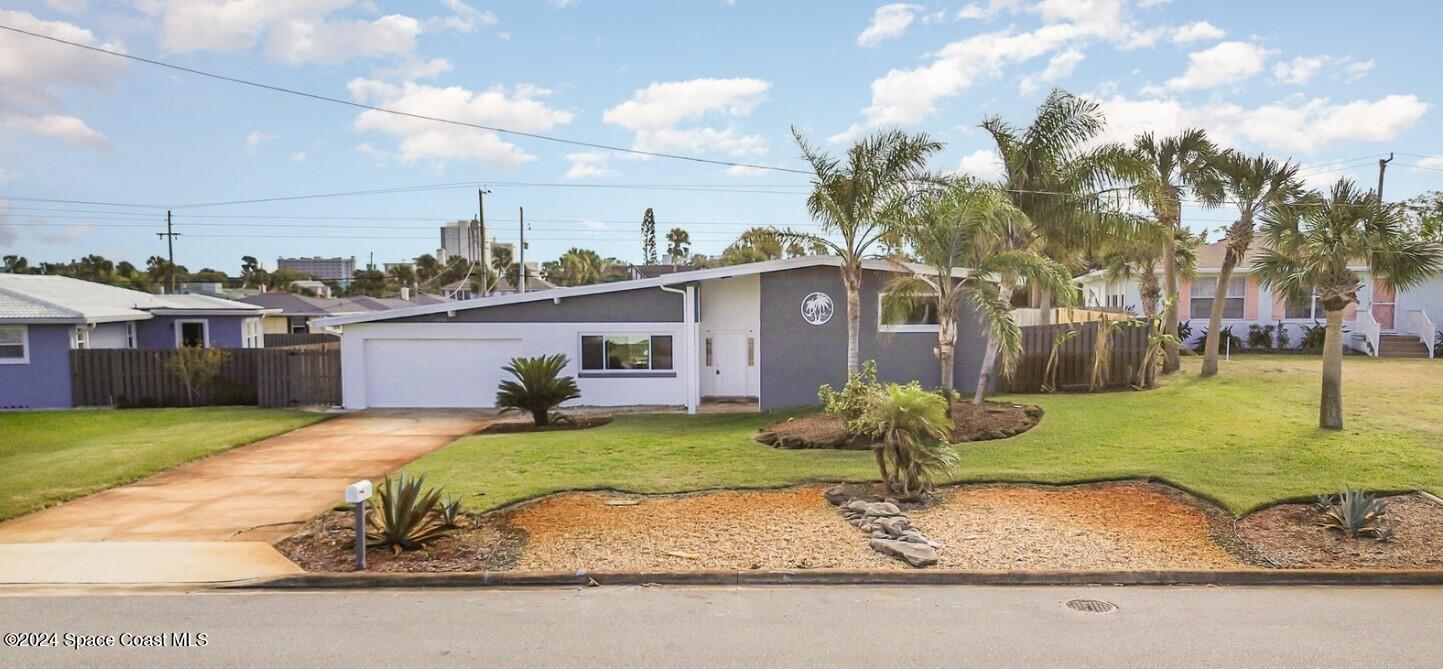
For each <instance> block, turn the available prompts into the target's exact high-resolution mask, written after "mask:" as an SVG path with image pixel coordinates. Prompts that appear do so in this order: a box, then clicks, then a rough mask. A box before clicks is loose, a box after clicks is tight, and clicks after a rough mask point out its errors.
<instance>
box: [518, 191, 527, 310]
mask: <svg viewBox="0 0 1443 669" xmlns="http://www.w3.org/2000/svg"><path fill="white" fill-rule="evenodd" d="M516 210H517V211H518V212H520V214H519V215H518V217H517V220H519V221H521V241H520V243H518V244H517V245H516V254H517V255H518V256H520V260H519V261H518V263H517V265H516V266H517V268H518V273H517V275H516V276H517V277H518V278H519V280H518V281H517V282H516V290H518V291H520V292H522V293H525V292H526V207H517V208H516Z"/></svg>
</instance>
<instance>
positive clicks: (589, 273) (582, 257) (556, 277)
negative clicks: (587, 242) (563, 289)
mask: <svg viewBox="0 0 1443 669" xmlns="http://www.w3.org/2000/svg"><path fill="white" fill-rule="evenodd" d="M606 267H607V264H606V261H605V260H602V258H601V256H600V255H599V254H598V253H597V252H595V251H592V250H591V249H582V248H576V247H572V248H570V249H567V250H566V253H563V254H561V257H560V258H557V259H556V262H555V263H553V264H551V265H550V266H549V267H548V268H547V270H548V271H547V273H546V280H547V281H550V282H552V283H554V284H556V285H558V286H580V285H583V284H588V283H597V282H599V281H601V278H602V275H603V274H604V273H605V272H606Z"/></svg>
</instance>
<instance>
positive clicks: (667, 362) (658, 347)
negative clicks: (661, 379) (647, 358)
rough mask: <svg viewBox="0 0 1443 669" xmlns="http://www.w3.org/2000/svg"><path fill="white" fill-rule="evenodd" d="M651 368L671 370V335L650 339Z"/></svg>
mask: <svg viewBox="0 0 1443 669" xmlns="http://www.w3.org/2000/svg"><path fill="white" fill-rule="evenodd" d="M651 368H652V369H671V335H656V336H654V337H652V338H651Z"/></svg>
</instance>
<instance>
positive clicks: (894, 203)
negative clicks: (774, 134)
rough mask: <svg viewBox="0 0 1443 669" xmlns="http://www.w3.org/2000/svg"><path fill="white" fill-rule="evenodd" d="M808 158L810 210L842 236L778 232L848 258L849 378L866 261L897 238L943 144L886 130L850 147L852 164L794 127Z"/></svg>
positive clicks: (855, 366) (856, 365)
mask: <svg viewBox="0 0 1443 669" xmlns="http://www.w3.org/2000/svg"><path fill="white" fill-rule="evenodd" d="M792 136H793V137H795V138H796V140H797V145H798V146H799V147H801V150H802V155H803V156H804V157H806V159H807V162H808V163H811V166H812V171H813V172H814V173H815V175H814V176H813V177H812V193H811V195H809V196H807V210H808V211H809V212H810V213H811V215H812V218H815V219H817V220H818V221H820V222H821V224H822V230H823V231H824V232H825V233H828V234H833V235H836V236H837V237H840V238H841V241H840V242H835V241H832V240H831V239H827V238H826V237H822V236H820V235H814V234H811V233H805V232H797V231H794V230H778V231H777V236H778V238H779V239H781V240H782V241H784V242H792V241H799V242H802V243H805V244H812V245H814V246H824V247H826V249H827V250H828V251H830V252H832V253H833V254H835V255H837V256H838V257H840V258H841V259H842V266H841V272H842V286H843V288H845V289H846V292H847V374H848V375H851V374H856V373H857V371H858V370H859V369H860V368H861V353H860V348H859V346H860V344H859V342H860V340H861V332H862V293H861V290H862V259H863V258H864V257H865V256H866V255H867V253H868V251H870V250H871V248H872V246H873V245H874V244H877V243H878V242H881V241H883V238H884V237H887V236H889V235H891V234H892V232H891V230H890V229H889V224H890V223H892V222H893V221H894V220H895V218H896V217H897V216H898V215H899V214H900V213H901V210H902V208H903V207H904V206H905V204H906V200H907V196H908V193H909V191H910V190H911V187H912V186H914V185H916V184H919V183H921V182H923V181H925V180H926V174H925V171H924V170H925V169H926V166H927V158H928V157H930V156H931V155H932V154H933V153H936V152H937V151H940V150H941V149H942V144H941V143H939V142H936V141H933V140H932V139H931V138H930V137H928V136H927V135H926V134H916V135H909V134H907V133H905V132H902V131H900V130H889V131H880V132H876V133H873V134H871V135H868V136H867V137H864V138H862V139H861V140H859V141H858V142H857V143H856V144H853V145H852V146H851V148H849V149H847V155H846V162H845V163H843V162H842V161H840V160H838V159H837V158H834V157H832V156H831V155H828V154H826V153H824V152H822V151H821V150H820V149H817V148H816V147H814V146H812V145H811V144H809V143H808V142H807V140H806V138H804V137H802V134H801V133H800V132H798V131H797V129H796V128H792Z"/></svg>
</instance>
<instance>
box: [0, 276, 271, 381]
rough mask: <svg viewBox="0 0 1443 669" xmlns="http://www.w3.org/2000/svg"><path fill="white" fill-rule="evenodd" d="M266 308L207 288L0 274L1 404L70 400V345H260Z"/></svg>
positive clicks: (135, 346) (108, 346)
mask: <svg viewBox="0 0 1443 669" xmlns="http://www.w3.org/2000/svg"><path fill="white" fill-rule="evenodd" d="M265 313H266V310H265V309H263V308H262V307H258V306H255V305H250V304H243V303H241V302H233V301H231V300H225V299H221V298H218V297H210V296H206V295H152V294H150V293H143V292H140V291H136V290H127V289H125V288H117V287H115V286H107V285H104V284H99V283H91V282H89V281H81V280H79V279H71V278H66V277H62V276H49V275H34V274H0V409H34V408H55V407H69V406H71V392H70V351H71V350H73V349H85V348H97V349H98V348H133V349H170V348H177V347H179V346H203V347H214V348H261V347H262V346H264V338H263V336H262V331H261V318H262V317H263V316H264V315H265Z"/></svg>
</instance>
